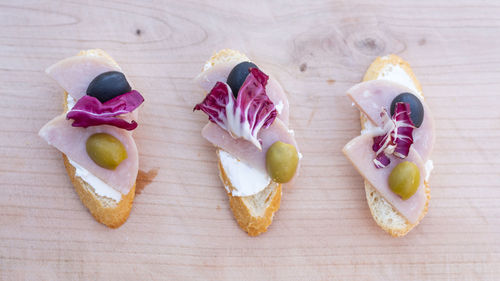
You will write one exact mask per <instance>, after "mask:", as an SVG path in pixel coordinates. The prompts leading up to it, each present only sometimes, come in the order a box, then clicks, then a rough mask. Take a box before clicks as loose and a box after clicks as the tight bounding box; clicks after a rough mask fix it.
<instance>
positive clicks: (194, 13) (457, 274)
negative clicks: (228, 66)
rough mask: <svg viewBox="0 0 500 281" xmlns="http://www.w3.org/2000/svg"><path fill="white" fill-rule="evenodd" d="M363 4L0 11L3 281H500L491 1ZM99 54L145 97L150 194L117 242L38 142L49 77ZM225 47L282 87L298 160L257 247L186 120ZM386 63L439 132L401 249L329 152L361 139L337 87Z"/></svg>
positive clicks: (144, 164)
mask: <svg viewBox="0 0 500 281" xmlns="http://www.w3.org/2000/svg"><path fill="white" fill-rule="evenodd" d="M197 2H199V3H197ZM355 2H356V1H244V2H243V1H241V2H240V1H219V0H218V1H154V0H152V1H131V0H120V1H64V2H63V1H2V3H1V4H0V93H1V96H0V98H1V101H0V117H1V121H0V136H1V137H0V159H1V161H0V191H1V194H0V279H2V280H16V279H41V280H56V279H60V280H75V279H87V280H96V279H101V280H111V279H120V280H123V279H131V280H134V279H135V280H186V279H195V280H207V279H211V280H223V279H230V280H240V279H241V280H246V279H248V280H252V279H253V280H375V279H380V280H389V279H393V280H431V279H436V280H458V279H464V280H480V279H482V280H495V279H496V280H498V278H500V277H499V276H498V275H499V274H500V242H499V240H500V110H499V108H500V91H499V88H500V71H499V69H500V50H499V47H498V46H499V45H500V6H499V5H498V2H496V1H472V0H471V1H434V0H432V1H431V0H424V1H413V3H410V2H409V1H392V3H389V2H388V1H373V0H370V1H363V2H358V3H355ZM376 2H380V3H376ZM382 2H383V4H382ZM96 47H98V48H102V49H104V50H106V51H107V52H108V53H110V54H111V55H112V56H113V57H114V58H115V59H116V60H117V61H118V62H119V63H120V64H121V65H122V67H123V69H124V71H125V72H126V73H128V74H129V75H130V77H131V78H132V80H133V81H134V82H135V86H136V88H137V89H139V90H140V91H141V92H142V93H143V94H144V96H145V97H146V99H147V103H146V104H145V106H144V108H143V110H142V112H141V120H140V126H139V128H138V129H137V130H136V133H135V134H136V138H137V143H138V147H139V150H140V169H141V170H142V171H143V173H142V174H141V177H140V179H139V185H140V186H143V187H144V189H143V190H142V192H141V193H140V194H139V195H138V196H137V197H136V200H135V204H134V207H133V210H132V214H131V216H130V218H129V220H128V222H127V223H126V224H125V225H123V226H122V227H121V228H119V229H117V230H112V229H108V228H106V227H104V226H103V225H100V224H98V223H97V222H95V221H94V220H93V218H92V217H91V216H90V214H89V213H88V211H87V209H86V208H85V207H84V206H83V205H82V204H81V203H80V201H79V198H78V196H77V194H76V193H75V191H74V190H73V187H72V186H71V184H70V181H69V179H68V177H67V175H66V172H65V169H64V167H63V163H62V161H61V156H60V154H59V153H58V152H57V151H56V150H55V149H54V148H52V147H50V146H48V145H47V144H46V143H45V142H44V141H43V140H42V139H40V138H39V137H38V136H37V132H38V130H39V129H40V127H41V126H42V125H43V124H45V123H46V122H47V121H48V120H50V119H51V118H53V117H54V116H56V115H57V114H59V113H60V112H61V110H62V105H61V99H62V92H61V89H60V87H59V86H58V85H57V84H56V83H55V82H53V81H52V80H51V79H50V78H49V77H48V76H47V75H45V73H44V69H45V68H46V67H47V66H49V65H51V64H52V63H54V62H56V61H58V60H60V59H63V58H65V57H67V56H71V55H74V54H76V53H77V52H78V51H79V50H80V49H88V48H96ZM221 48H234V49H238V50H241V51H243V52H245V53H246V54H247V55H248V56H250V57H251V58H252V59H253V60H254V61H256V62H257V63H258V64H259V65H260V66H262V68H264V69H266V70H267V72H269V73H271V74H272V75H274V77H276V78H277V79H278V80H279V81H280V82H281V83H282V85H283V87H284V88H285V90H286V91H287V93H288V95H289V99H290V104H291V124H292V127H293V129H294V130H295V132H296V136H297V140H298V142H299V144H300V146H301V149H302V153H303V155H304V158H303V165H302V170H301V175H300V178H299V180H298V182H297V185H296V186H295V187H294V188H290V189H286V190H284V192H283V200H282V204H281V205H282V206H281V209H280V210H279V212H278V213H277V215H276V216H275V220H274V223H273V224H272V226H271V227H270V229H269V231H268V232H267V233H265V234H263V235H261V236H259V237H257V238H250V237H248V236H247V235H246V234H245V233H244V232H243V231H241V230H240V229H239V228H238V226H237V225H236V223H235V221H234V220H233V216H232V213H231V211H230V210H229V207H228V202H227V198H226V195H225V193H224V189H223V187H222V185H221V183H220V181H219V177H218V174H217V168H216V161H215V155H214V148H213V147H212V146H211V145H210V144H209V143H208V142H207V141H205V140H204V139H203V138H202V137H201V136H200V130H201V128H202V127H203V125H204V124H205V123H206V116H204V115H203V114H201V113H192V110H191V109H192V107H193V105H194V104H195V103H197V102H199V101H200V100H201V99H202V93H201V91H200V90H199V89H198V88H197V86H196V85H195V84H194V83H193V77H195V76H196V75H197V74H198V73H199V71H200V68H201V67H202V65H203V63H204V62H205V60H206V59H207V58H208V57H209V56H210V55H212V54H213V52H214V51H216V50H219V49H221ZM388 53H396V54H399V55H401V56H402V57H404V58H405V59H407V60H408V61H409V62H410V63H411V64H412V66H413V69H414V71H415V73H416V75H417V77H418V78H419V79H420V81H421V83H422V85H423V87H424V94H425V95H426V97H427V101H428V103H429V105H430V107H431V108H432V110H433V113H434V116H435V118H436V126H437V141H436V145H435V149H434V154H433V158H434V165H435V170H434V173H433V175H432V178H431V186H432V200H431V203H430V211H429V213H428V215H427V216H426V218H425V219H424V220H423V221H422V223H421V224H420V225H419V226H418V227H417V228H416V229H414V230H413V231H412V232H411V233H410V234H409V235H408V236H406V237H404V238H400V239H395V238H391V237H390V236H389V235H387V234H385V233H384V232H383V231H381V230H380V229H379V228H378V227H377V226H376V224H375V223H374V221H373V219H372V217H371V215H370V213H369V209H368V207H367V204H366V200H365V198H364V196H365V195H364V190H363V187H362V178H361V177H360V176H359V175H358V173H357V172H356V171H355V170H354V168H353V167H352V166H351V165H350V164H349V162H348V161H347V160H346V159H345V157H344V156H343V155H342V153H341V148H342V147H343V145H344V144H345V143H346V142H347V141H348V140H350V139H351V138H353V137H354V136H356V135H357V134H359V130H360V127H359V122H358V111H357V110H356V109H354V108H352V107H351V106H350V102H349V101H348V99H347V98H346V97H345V91H346V90H347V89H348V88H349V87H351V86H352V85H354V84H355V83H357V82H358V81H360V80H361V78H362V76H363V73H364V71H365V70H366V68H367V67H368V65H369V64H370V62H371V61H372V60H373V59H374V58H375V57H377V56H380V55H385V54H388ZM148 172H149V173H148ZM156 173H157V175H156V176H155V174H156Z"/></svg>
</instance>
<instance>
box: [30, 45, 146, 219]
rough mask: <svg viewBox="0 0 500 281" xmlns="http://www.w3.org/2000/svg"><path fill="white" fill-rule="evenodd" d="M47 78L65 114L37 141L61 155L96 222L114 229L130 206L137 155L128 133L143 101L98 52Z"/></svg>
mask: <svg viewBox="0 0 500 281" xmlns="http://www.w3.org/2000/svg"><path fill="white" fill-rule="evenodd" d="M46 73H47V74H48V75H49V76H50V77H51V78H53V79H54V80H55V81H56V82H57V83H58V84H59V85H60V86H61V87H62V88H63V90H64V100H63V107H64V112H63V113H62V114H61V115H59V116H57V117H55V118H54V119H52V120H51V121H49V122H48V123H47V124H46V125H45V126H43V127H42V128H41V129H40V131H39V135H40V137H42V138H43V139H44V140H45V141H47V143H48V144H50V145H52V146H54V147H55V148H57V149H58V150H59V151H60V152H62V157H63V161H64V165H65V167H66V170H67V173H68V175H69V178H70V180H71V182H72V183H73V186H74V187H75V190H76V192H77V193H78V196H79V197H80V199H81V201H82V203H83V204H84V205H85V206H86V207H87V208H88V210H89V211H90V213H91V214H92V215H93V216H94V218H95V219H96V220H97V221H98V222H100V223H102V224H104V225H106V226H108V227H111V228H117V227H119V226H121V225H122V224H123V223H124V222H125V221H126V220H127V218H128V217H129V214H130V210H131V209H132V203H133V201H134V196H135V183H136V178H137V173H138V169H139V155H138V152H137V147H136V144H135V141H134V139H133V137H132V130H134V129H135V128H136V127H137V122H136V120H137V114H138V108H139V107H140V105H141V104H142V103H143V102H144V98H143V97H142V95H141V94H140V93H139V92H138V91H136V90H132V88H131V86H130V83H129V82H128V80H127V78H126V76H125V75H124V74H123V72H122V70H121V68H120V67H119V66H118V64H117V63H116V62H115V61H114V60H113V59H112V58H111V57H110V56H109V55H107V54H106V53H105V52H104V51H102V50H98V49H93V50H87V51H81V52H80V53H78V55H77V56H74V57H69V58H66V59H64V60H62V61H59V62H57V63H56V64H54V65H52V66H50V67H49V68H47V70H46Z"/></svg>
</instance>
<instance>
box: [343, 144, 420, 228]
mask: <svg viewBox="0 0 500 281" xmlns="http://www.w3.org/2000/svg"><path fill="white" fill-rule="evenodd" d="M372 144H373V138H372V136H370V135H361V136H358V137H356V138H354V139H353V140H351V141H350V142H349V143H347V144H346V145H345V146H344V149H343V150H342V151H343V152H344V154H345V155H346V156H347V158H348V159H349V160H350V161H351V162H352V164H353V165H354V167H356V169H357V170H358V172H359V173H360V174H361V175H362V176H363V177H364V178H365V180H367V181H368V182H369V183H370V184H371V185H372V186H373V187H375V189H376V190H377V191H378V192H379V193H380V194H381V195H382V196H383V197H384V199H386V200H387V201H388V202H389V203H390V204H391V205H392V206H393V207H394V208H395V209H396V210H398V211H399V213H400V214H401V215H403V216H404V217H405V218H406V219H407V220H408V221H409V222H410V223H412V224H414V223H416V222H417V221H418V218H419V217H420V215H421V214H422V212H423V210H424V208H425V202H426V201H427V199H426V194H425V190H424V189H425V187H424V175H425V167H424V162H423V161H422V158H421V157H420V156H419V154H418V152H416V150H415V149H413V148H410V153H409V154H408V157H406V159H404V160H402V159H399V158H395V157H392V156H391V164H389V165H388V166H387V167H385V168H382V169H377V168H375V165H374V164H373V158H374V157H375V153H374V152H373V150H372ZM403 161H410V162H413V163H414V164H415V165H417V167H418V169H419V170H420V186H419V187H418V189H417V192H416V193H415V194H414V195H413V196H412V197H410V198H409V199H407V200H403V199H401V197H399V195H397V194H396V193H394V192H392V190H391V189H390V188H389V175H390V173H391V171H392V169H393V168H394V167H395V166H396V165H397V164H399V163H401V162H403Z"/></svg>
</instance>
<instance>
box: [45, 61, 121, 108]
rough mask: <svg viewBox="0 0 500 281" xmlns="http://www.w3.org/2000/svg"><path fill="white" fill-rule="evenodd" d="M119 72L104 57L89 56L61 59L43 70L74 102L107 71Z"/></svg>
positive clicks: (116, 66) (113, 63)
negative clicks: (96, 78)
mask: <svg viewBox="0 0 500 281" xmlns="http://www.w3.org/2000/svg"><path fill="white" fill-rule="evenodd" d="M113 70H114V71H121V69H120V67H119V66H118V65H116V63H115V62H113V61H112V60H110V59H109V58H107V57H105V56H97V55H91V54H85V55H78V56H74V57H69V58H67V59H63V60H61V61H59V62H57V63H55V64H53V65H52V66H50V67H49V68H47V69H46V70H45V72H46V73H47V74H48V75H49V76H50V77H52V79H54V80H55V81H56V82H57V83H58V84H59V85H60V86H61V87H62V88H63V89H64V90H65V91H66V92H67V93H68V94H69V95H71V96H72V97H73V98H74V99H75V100H78V99H80V98H81V97H83V96H84V95H86V92H87V88H88V86H89V84H90V82H91V81H92V80H93V79H94V78H95V77H97V75H99V74H101V73H104V72H108V71H113Z"/></svg>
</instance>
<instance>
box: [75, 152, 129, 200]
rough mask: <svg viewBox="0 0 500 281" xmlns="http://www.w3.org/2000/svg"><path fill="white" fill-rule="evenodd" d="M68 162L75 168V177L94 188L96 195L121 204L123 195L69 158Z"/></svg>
mask: <svg viewBox="0 0 500 281" xmlns="http://www.w3.org/2000/svg"><path fill="white" fill-rule="evenodd" d="M68 161H69V163H70V164H71V165H72V166H73V167H75V176H77V177H79V178H81V179H82V180H83V181H85V182H86V183H88V184H89V185H90V186H92V188H93V189H94V191H95V193H96V194H98V195H100V196H103V197H107V198H110V199H113V200H114V201H116V202H120V200H121V199H122V194H121V193H120V192H119V191H117V190H115V189H114V188H112V187H111V186H109V185H108V184H106V183H105V182H103V181H102V180H101V179H99V178H98V177H96V176H94V175H93V174H91V173H90V172H89V171H87V170H86V169H85V168H83V167H82V166H80V165H78V164H77V163H76V162H74V161H73V160H71V159H69V158H68Z"/></svg>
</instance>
